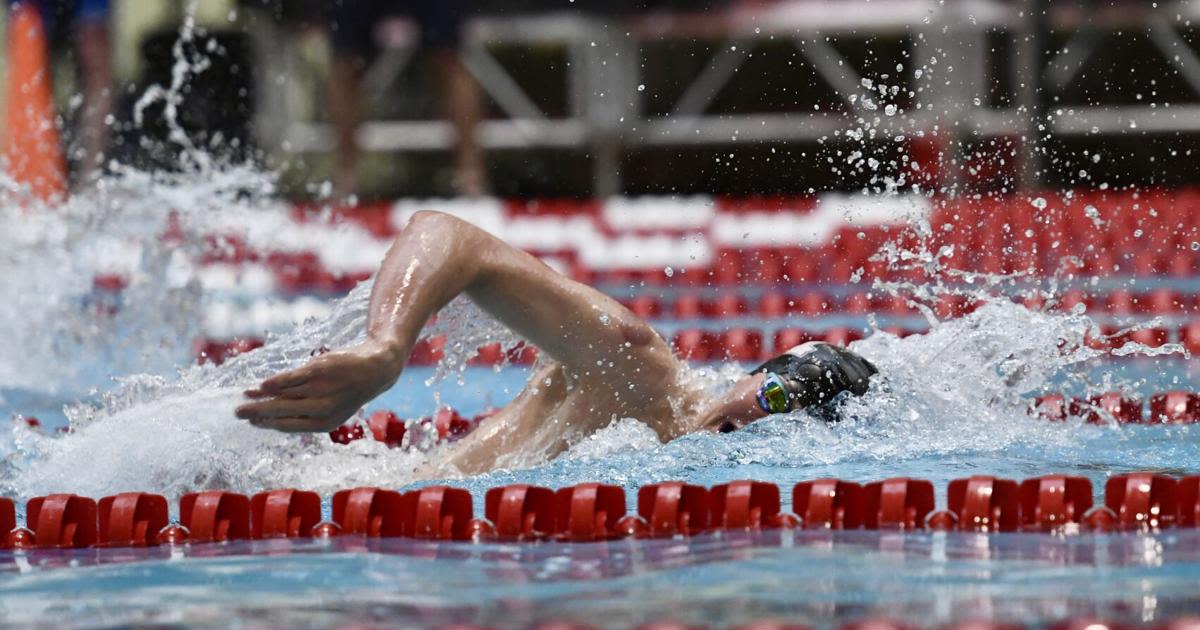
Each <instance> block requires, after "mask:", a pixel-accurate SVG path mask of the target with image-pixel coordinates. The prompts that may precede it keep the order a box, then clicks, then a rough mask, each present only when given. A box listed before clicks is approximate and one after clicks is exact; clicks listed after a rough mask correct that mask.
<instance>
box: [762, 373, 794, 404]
mask: <svg viewBox="0 0 1200 630" xmlns="http://www.w3.org/2000/svg"><path fill="white" fill-rule="evenodd" d="M791 389H792V387H791V386H790V384H789V383H788V382H787V381H785V380H784V379H783V377H782V376H779V375H778V374H774V373H771V372H768V373H767V376H766V378H765V379H763V384H762V386H761V387H759V388H758V395H757V396H756V398H758V406H759V407H760V408H762V410H763V411H765V412H767V413H786V412H788V411H791V410H792V392H791Z"/></svg>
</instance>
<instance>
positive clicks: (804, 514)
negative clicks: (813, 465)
mask: <svg viewBox="0 0 1200 630" xmlns="http://www.w3.org/2000/svg"><path fill="white" fill-rule="evenodd" d="M863 507H864V506H863V490H862V486H860V485H858V484H857V483H854V482H851V481H841V480H839V479H818V480H816V481H801V482H800V483H798V484H796V486H795V487H794V488H792V511H793V512H795V513H796V515H797V516H799V517H800V519H801V520H802V521H803V524H804V527H805V528H806V529H858V528H859V527H861V526H862V523H863Z"/></svg>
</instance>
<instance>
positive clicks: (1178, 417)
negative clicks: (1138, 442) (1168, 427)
mask: <svg viewBox="0 0 1200 630" xmlns="http://www.w3.org/2000/svg"><path fill="white" fill-rule="evenodd" d="M1197 421H1200V395H1197V394H1194V393H1192V392H1162V393H1159V394H1155V395H1153V396H1151V397H1150V422H1152V423H1170V424H1192V423H1195V422H1197Z"/></svg>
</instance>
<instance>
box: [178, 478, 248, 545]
mask: <svg viewBox="0 0 1200 630" xmlns="http://www.w3.org/2000/svg"><path fill="white" fill-rule="evenodd" d="M179 522H180V524H181V525H183V527H185V528H187V536H188V539H189V540H190V541H191V542H197V543H202V542H225V541H228V540H244V539H246V538H249V537H250V499H249V497H247V496H246V495H244V494H237V493H236V492H224V491H221V490H208V491H205V492H193V493H189V494H185V495H183V496H182V497H181V498H180V499H179Z"/></svg>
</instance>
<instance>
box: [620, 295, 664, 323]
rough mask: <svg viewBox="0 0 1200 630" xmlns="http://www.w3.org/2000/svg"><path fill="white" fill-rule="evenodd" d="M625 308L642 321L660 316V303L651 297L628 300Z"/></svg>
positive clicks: (642, 296) (643, 296) (644, 296)
mask: <svg viewBox="0 0 1200 630" xmlns="http://www.w3.org/2000/svg"><path fill="white" fill-rule="evenodd" d="M625 307H626V308H628V309H629V310H630V311H631V312H632V313H633V314H634V315H637V316H638V317H641V318H642V319H656V318H657V317H658V316H660V315H662V302H661V301H660V300H659V299H658V298H656V297H654V296H652V295H639V296H637V297H635V298H633V299H632V300H629V302H627V303H626V304H625Z"/></svg>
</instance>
